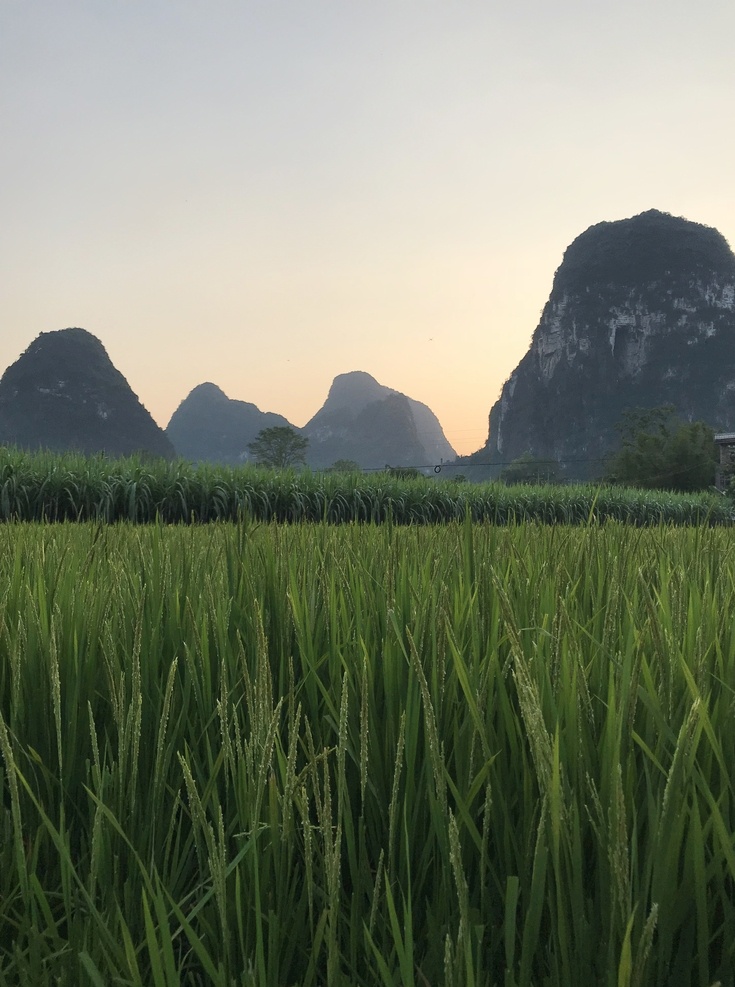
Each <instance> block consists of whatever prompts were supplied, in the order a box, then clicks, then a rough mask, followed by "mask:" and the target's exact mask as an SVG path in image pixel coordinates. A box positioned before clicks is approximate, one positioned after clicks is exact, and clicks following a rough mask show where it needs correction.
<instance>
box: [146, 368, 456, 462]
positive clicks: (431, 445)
mask: <svg viewBox="0 0 735 987" xmlns="http://www.w3.org/2000/svg"><path fill="white" fill-rule="evenodd" d="M275 425H281V426H283V425H286V426H289V427H290V428H293V429H294V430H295V431H297V432H300V433H301V434H302V435H305V436H306V437H307V438H308V439H309V447H308V449H307V452H306V461H307V465H309V466H311V467H313V468H315V469H323V468H326V467H329V466H331V465H332V464H333V463H335V462H337V461H338V460H349V461H352V462H355V463H357V465H358V466H360V467H361V468H363V469H370V468H383V467H384V466H386V465H389V466H428V465H432V464H435V463H439V462H441V461H442V460H444V461H447V460H449V459H454V458H455V456H456V453H455V451H454V449H453V448H452V447H451V445H450V444H449V442H448V441H447V439H446V437H445V436H444V432H443V431H442V427H441V425H440V424H439V421H438V419H437V418H436V416H435V415H434V413H433V412H432V411H431V409H430V408H428V407H427V406H426V405H425V404H422V403H421V402H420V401H414V400H413V399H412V398H409V397H406V395H405V394H401V393H400V391H396V390H394V389H393V388H392V387H385V386H384V385H383V384H379V383H378V382H377V381H376V380H375V378H374V377H371V376H370V374H367V373H364V372H362V371H354V372H352V373H347V374H340V375H339V376H337V377H335V379H334V381H333V383H332V386H331V387H330V389H329V394H328V395H327V399H326V401H325V403H324V405H323V406H322V407H321V408H320V410H319V411H318V412H317V413H316V414H315V415H314V417H313V418H312V419H311V420H310V421H309V422H308V423H307V424H306V425H305V426H304V427H303V428H296V426H294V425H291V423H290V422H289V421H288V420H287V419H286V418H284V417H283V416H282V415H276V414H273V413H271V412H264V411H261V410H260V409H259V408H257V407H256V405H254V404H250V403H248V402H246V401H237V400H234V399H232V398H229V397H227V395H226V394H225V393H224V392H223V391H222V390H221V389H220V388H219V387H217V386H216V385H215V384H212V383H206V384H200V385H199V386H198V387H195V388H194V390H193V391H191V393H190V394H188V395H187V397H186V398H185V399H184V400H183V401H182V402H181V404H180V405H179V407H178V408H177V409H176V411H175V412H174V414H173V415H172V417H171V420H170V422H169V423H168V426H167V427H166V434H167V436H168V437H169V439H170V440H171V442H172V443H173V445H174V447H175V449H176V451H177V453H178V454H179V455H180V456H182V457H184V458H185V459H192V460H202V461H211V462H223V463H231V464H237V463H243V462H247V461H248V460H249V459H250V458H251V456H250V453H249V451H248V445H249V443H251V442H252V441H253V439H254V438H255V437H256V436H257V434H258V433H259V432H260V431H261V430H262V429H264V428H272V427H273V426H275Z"/></svg>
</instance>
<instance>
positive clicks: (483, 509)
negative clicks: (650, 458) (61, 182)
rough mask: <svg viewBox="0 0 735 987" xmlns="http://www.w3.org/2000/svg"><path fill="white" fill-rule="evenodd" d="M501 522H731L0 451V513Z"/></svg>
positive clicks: (451, 488) (612, 500)
mask: <svg viewBox="0 0 735 987" xmlns="http://www.w3.org/2000/svg"><path fill="white" fill-rule="evenodd" d="M466 515H469V516H470V517H471V518H472V519H473V520H474V521H492V522H493V523H494V524H512V523H520V522H527V521H541V522H544V523H547V524H587V523H589V522H590V521H606V520H616V521H625V522H626V523H630V524H635V525H650V524H654V525H655V524H660V523H670V524H685V525H689V524H713V525H714V524H731V523H732V520H733V505H732V501H731V500H729V499H728V498H724V497H722V496H720V495H717V494H713V493H702V494H675V493H669V492H665V491H650V490H631V489H625V488H621V487H599V486H594V485H591V484H577V485H569V486H554V485H549V486H544V487H537V486H516V487H506V486H505V485H504V484H501V483H484V484H474V483H457V482H452V481H443V480H439V481H437V480H436V479H430V478H427V477H418V478H415V479H408V480H406V479H400V478H398V477H395V476H391V475H390V474H387V473H372V474H367V475H366V474H362V473H354V474H339V473H336V474H330V473H311V472H309V471H302V472H295V471H285V472H274V471H272V470H263V469H257V468H255V467H252V466H245V467H242V468H238V469H234V468H231V467H227V466H212V465H200V466H192V465H191V464H190V463H186V462H184V461H181V460H180V461H178V462H175V463H169V462H166V461H164V460H160V461H156V462H145V461H142V460H139V459H121V460H110V459H106V458H105V457H102V456H93V457H85V456H81V455H74V454H64V455H55V454H51V453H25V452H20V451H18V450H13V449H2V448H0V520H2V521H8V520H16V521H106V522H115V521H123V520H125V521H136V522H143V523H152V522H155V521H156V520H160V521H162V522H163V523H180V522H181V523H187V524H188V523H191V522H209V521H237V520H239V519H240V518H241V517H243V516H246V517H249V518H251V519H253V520H256V521H272V520H276V521H285V522H291V523H296V522H300V521H314V522H321V521H329V522H330V523H346V522H351V521H356V522H360V523H373V522H381V521H387V520H389V519H390V520H391V521H393V522H394V523H396V524H439V523H445V522H449V521H457V520H462V519H463V518H464V517H465V516H466Z"/></svg>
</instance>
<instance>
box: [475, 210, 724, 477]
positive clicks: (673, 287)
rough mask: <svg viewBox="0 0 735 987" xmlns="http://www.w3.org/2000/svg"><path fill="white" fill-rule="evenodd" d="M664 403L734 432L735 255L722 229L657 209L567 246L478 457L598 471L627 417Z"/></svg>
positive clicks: (601, 226)
mask: <svg viewBox="0 0 735 987" xmlns="http://www.w3.org/2000/svg"><path fill="white" fill-rule="evenodd" d="M662 404H672V405H674V407H675V409H676V410H677V412H678V414H679V415H680V416H681V417H682V418H683V419H685V420H690V421H691V420H697V419H698V420H703V421H705V422H707V423H708V424H709V425H711V426H712V427H713V428H715V429H722V430H735V255H733V252H732V250H731V249H730V247H729V245H728V243H727V241H726V240H725V238H724V237H723V236H722V235H721V234H720V233H719V232H718V231H717V230H715V229H712V228H711V227H707V226H702V225H701V224H698V223H693V222H690V221H689V220H686V219H682V218H678V217H674V216H671V215H669V214H668V213H662V212H659V211H658V210H654V209H652V210H649V211H648V212H644V213H641V214H640V215H638V216H634V217H632V218H630V219H625V220H620V221H617V222H605V223H598V224H597V225H595V226H592V227H590V228H589V229H588V230H586V231H585V232H584V233H582V234H581V235H580V236H579V237H577V238H576V239H575V240H574V241H573V242H572V243H571V244H570V246H569V247H568V248H567V250H566V251H565V253H564V257H563V260H562V263H561V265H560V267H559V268H558V270H557V272H556V274H555V276H554V282H553V286H552V289H551V294H550V296H549V300H548V302H547V303H546V305H545V307H544V310H543V312H542V315H541V321H540V322H539V325H538V327H537V328H536V331H535V332H534V334H533V338H532V341H531V345H530V348H529V350H528V352H527V353H526V355H525V356H524V357H523V359H522V360H521V362H520V363H519V365H518V366H517V367H516V369H515V370H514V371H513V373H512V374H511V375H510V377H509V379H508V380H507V381H506V383H505V385H504V387H503V390H502V393H501V396H500V398H499V400H498V401H497V402H496V403H495V404H494V405H493V407H492V410H491V412H490V421H489V426H490V427H489V436H488V440H487V443H486V445H485V446H484V448H483V449H481V450H479V452H477V453H475V454H474V456H472V457H470V461H473V460H474V461H484V462H491V463H507V462H510V461H512V460H515V459H517V458H519V457H520V456H522V455H524V454H525V453H530V454H531V455H532V456H534V457H537V458H542V459H556V460H559V461H561V462H562V464H564V465H565V466H566V475H567V476H570V477H575V476H581V477H584V476H589V475H595V473H598V472H599V471H600V469H601V468H602V462H601V461H602V460H603V459H604V457H605V456H606V455H607V454H608V453H609V452H610V451H611V450H613V449H614V448H615V447H616V446H617V444H618V442H619V436H618V434H617V432H616V430H615V425H616V423H617V422H619V421H620V419H621V417H622V415H623V412H624V411H625V410H626V409H629V408H651V407H656V406H659V405H662Z"/></svg>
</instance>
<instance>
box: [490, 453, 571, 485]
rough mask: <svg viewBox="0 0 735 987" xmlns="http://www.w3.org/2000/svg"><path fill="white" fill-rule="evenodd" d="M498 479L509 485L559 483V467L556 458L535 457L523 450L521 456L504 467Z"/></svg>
mask: <svg viewBox="0 0 735 987" xmlns="http://www.w3.org/2000/svg"><path fill="white" fill-rule="evenodd" d="M500 479H501V481H502V482H503V483H507V484H508V485H509V486H510V485H512V484H514V483H531V484H536V485H540V484H544V483H560V482H561V468H560V466H559V463H558V462H557V461H556V459H537V458H536V457H535V456H532V455H531V453H530V452H524V453H523V455H522V456H519V457H518V459H514V460H513V462H512V463H509V464H508V466H506V467H505V469H504V470H503V471H502V472H501V474H500Z"/></svg>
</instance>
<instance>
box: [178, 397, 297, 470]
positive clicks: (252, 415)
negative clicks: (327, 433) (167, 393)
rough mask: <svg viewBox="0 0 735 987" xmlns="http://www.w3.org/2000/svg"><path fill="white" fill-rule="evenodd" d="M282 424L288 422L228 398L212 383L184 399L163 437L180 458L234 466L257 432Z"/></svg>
mask: <svg viewBox="0 0 735 987" xmlns="http://www.w3.org/2000/svg"><path fill="white" fill-rule="evenodd" d="M283 425H289V422H288V421H286V419H285V418H284V417H283V416H282V415H276V414H273V413H272V412H269V411H261V410H260V409H259V408H258V407H257V406H256V405H254V404H251V403H249V402H248V401H236V400H234V399H232V398H228V397H227V395H226V394H225V392H224V391H222V390H220V388H219V387H217V386H216V385H215V384H210V383H206V384H199V386H198V387H195V388H194V390H193V391H191V392H190V393H189V394H188V395H187V396H186V397H185V398H184V400H183V401H182V402H181V404H180V405H179V406H178V408H177V409H176V411H175V412H174V413H173V415H172V416H171V421H170V422H169V423H168V425H167V426H166V435H167V436H168V438H169V439H170V441H171V442H172V443H173V446H174V448H175V449H176V452H177V453H178V454H179V456H181V457H182V458H183V459H190V460H191V461H192V462H214V463H228V464H230V465H233V466H235V465H238V464H242V463H244V462H246V461H247V460H248V458H249V453H248V444H249V443H250V442H252V441H253V439H254V438H255V437H256V435H257V434H258V432H260V431H261V430H262V429H264V428H273V427H274V426H283Z"/></svg>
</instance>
